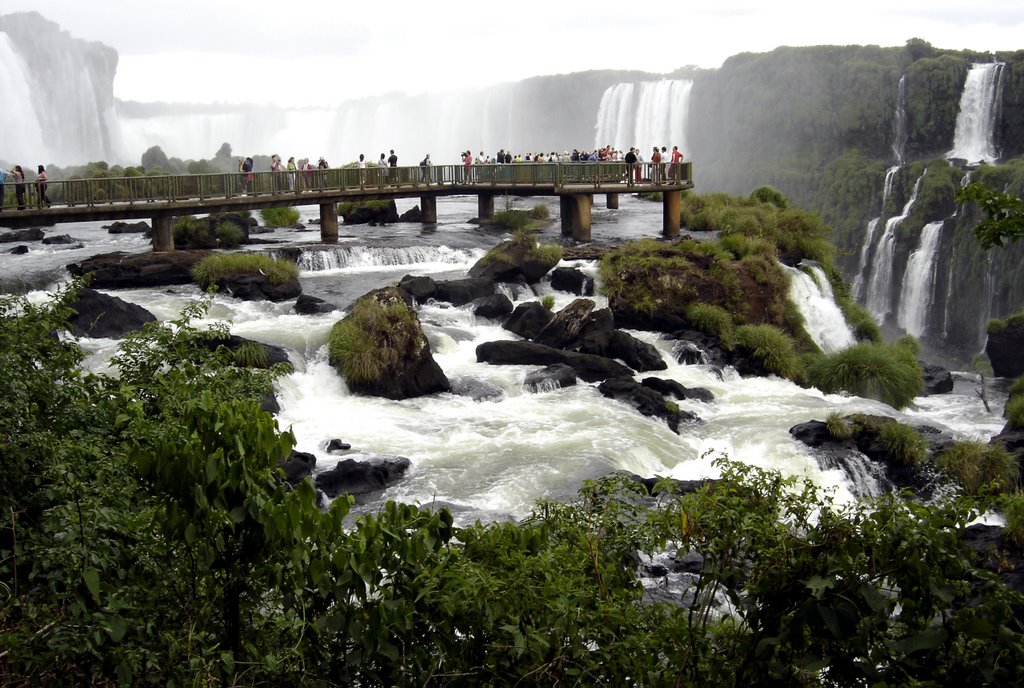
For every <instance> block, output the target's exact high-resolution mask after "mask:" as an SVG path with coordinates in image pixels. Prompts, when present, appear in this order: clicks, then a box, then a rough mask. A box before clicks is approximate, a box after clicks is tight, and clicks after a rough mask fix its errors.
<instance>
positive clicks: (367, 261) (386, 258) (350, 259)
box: [270, 245, 484, 272]
mask: <svg viewBox="0 0 1024 688" xmlns="http://www.w3.org/2000/svg"><path fill="white" fill-rule="evenodd" d="M483 254H484V252H483V251H482V250H479V249H456V248H450V247H448V246H444V245H441V246H405V247H384V246H352V247H339V248H331V249H326V250H314V251H303V252H302V254H301V255H300V256H299V258H298V260H297V261H296V264H297V265H298V268H299V270H300V271H302V272H323V271H327V270H349V271H359V270H363V271H372V270H374V269H378V268H394V267H396V266H402V265H416V266H418V267H422V266H437V267H438V269H442V270H443V269H446V268H447V269H453V268H460V267H463V268H466V269H469V267H470V266H472V265H473V263H475V262H476V261H477V260H479V259H480V258H482V257H483ZM270 255H272V256H274V252H273V251H271V252H270ZM275 257H280V256H275Z"/></svg>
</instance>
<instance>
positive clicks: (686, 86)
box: [594, 79, 693, 159]
mask: <svg viewBox="0 0 1024 688" xmlns="http://www.w3.org/2000/svg"><path fill="white" fill-rule="evenodd" d="M692 87H693V82H692V81H690V80H688V79H673V80H670V79H663V80H661V81H644V82H641V83H639V84H632V83H623V84H616V85H615V86H612V87H610V88H608V89H607V90H605V92H604V95H603V96H602V98H601V105H600V107H599V108H598V112H597V125H596V127H595V133H594V146H595V147H602V146H606V145H609V144H610V145H611V146H612V147H613V148H618V149H621V150H627V149H628V148H629V147H630V146H636V147H637V148H639V149H640V152H641V153H642V154H643V156H644V158H645V159H648V158H649V154H650V151H651V148H652V147H653V146H655V145H657V146H658V147H661V146H666V147H671V146H679V150H681V151H682V152H683V154H684V155H685V154H687V151H688V150H689V149H688V148H687V145H686V119H687V114H688V112H689V109H690V90H691V88H692Z"/></svg>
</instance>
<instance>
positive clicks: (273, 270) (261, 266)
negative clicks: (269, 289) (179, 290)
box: [192, 253, 299, 289]
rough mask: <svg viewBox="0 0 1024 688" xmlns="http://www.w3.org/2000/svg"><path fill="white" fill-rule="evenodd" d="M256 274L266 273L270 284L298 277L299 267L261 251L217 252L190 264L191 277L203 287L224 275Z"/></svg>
mask: <svg viewBox="0 0 1024 688" xmlns="http://www.w3.org/2000/svg"><path fill="white" fill-rule="evenodd" d="M258 274H263V275H266V277H267V280H268V281H269V282H270V283H271V284H283V283H285V282H287V281H288V280H292V279H298V277H299V269H298V267H296V265H295V263H292V262H291V261H287V260H280V259H275V258H271V257H270V256H267V255H264V254H261V253H218V254H215V255H212V256H207V257H205V258H203V259H202V260H200V261H199V262H198V263H196V264H195V265H193V266H192V279H194V280H195V281H196V283H197V284H198V285H199V286H200V287H202V288H203V289H207V288H209V287H210V285H213V284H217V282H219V281H220V280H222V279H224V278H226V277H233V276H236V275H258Z"/></svg>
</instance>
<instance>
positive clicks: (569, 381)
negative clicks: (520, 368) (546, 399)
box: [523, 363, 576, 392]
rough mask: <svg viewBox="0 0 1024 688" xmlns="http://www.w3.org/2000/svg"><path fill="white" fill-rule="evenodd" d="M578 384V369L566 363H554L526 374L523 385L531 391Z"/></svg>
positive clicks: (542, 390)
mask: <svg viewBox="0 0 1024 688" xmlns="http://www.w3.org/2000/svg"><path fill="white" fill-rule="evenodd" d="M575 384H576V371H575V369H573V367H572V366H569V365H566V364H565V363H553V364H551V365H549V366H545V367H543V368H541V369H540V370H534V371H531V372H529V373H527V374H526V379H525V380H523V387H524V388H525V389H527V390H529V391H531V392H547V391H550V390H552V389H560V388H563V387H572V386H574V385H575Z"/></svg>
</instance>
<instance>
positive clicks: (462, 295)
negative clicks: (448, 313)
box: [433, 277, 494, 306]
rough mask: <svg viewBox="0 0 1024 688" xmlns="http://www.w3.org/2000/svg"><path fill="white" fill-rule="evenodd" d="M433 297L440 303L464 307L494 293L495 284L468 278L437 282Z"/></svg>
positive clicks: (485, 280)
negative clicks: (444, 302)
mask: <svg viewBox="0 0 1024 688" xmlns="http://www.w3.org/2000/svg"><path fill="white" fill-rule="evenodd" d="M435 284H436V287H437V288H436V289H435V291H434V295H433V297H434V298H435V299H436V300H438V301H446V302H448V303H450V304H452V305H453V306H464V305H466V304H467V303H470V302H471V301H475V300H476V299H482V298H484V297H487V296H490V295H491V294H493V293H494V283H493V282H491V280H488V279H486V278H473V277H467V278H465V279H457V280H447V281H442V282H436V283H435Z"/></svg>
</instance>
